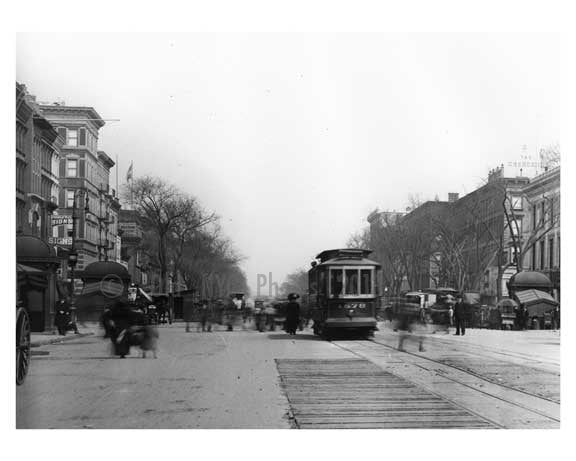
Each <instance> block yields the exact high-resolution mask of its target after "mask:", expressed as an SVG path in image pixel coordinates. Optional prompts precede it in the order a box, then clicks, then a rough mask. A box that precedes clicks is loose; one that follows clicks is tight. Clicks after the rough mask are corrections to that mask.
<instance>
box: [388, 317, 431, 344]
mask: <svg viewBox="0 0 576 461" xmlns="http://www.w3.org/2000/svg"><path fill="white" fill-rule="evenodd" d="M425 329H426V320H420V315H419V314H410V313H406V312H400V313H398V315H397V316H396V321H395V325H394V331H398V350H399V351H401V352H405V351H406V349H404V342H405V341H406V339H408V338H410V339H414V340H415V341H416V342H417V343H418V350H419V351H420V352H424V351H425V349H424V333H425Z"/></svg>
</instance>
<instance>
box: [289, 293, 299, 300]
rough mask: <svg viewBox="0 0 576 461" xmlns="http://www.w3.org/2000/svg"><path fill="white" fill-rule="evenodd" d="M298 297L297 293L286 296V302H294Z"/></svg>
mask: <svg viewBox="0 0 576 461" xmlns="http://www.w3.org/2000/svg"><path fill="white" fill-rule="evenodd" d="M299 297H300V295H299V294H298V293H290V294H289V295H288V300H289V301H295V300H296V299H298V298H299Z"/></svg>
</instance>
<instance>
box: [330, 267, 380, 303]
mask: <svg viewBox="0 0 576 461" xmlns="http://www.w3.org/2000/svg"><path fill="white" fill-rule="evenodd" d="M374 293H375V285H374V269H373V268H367V267H334V268H330V295H331V297H338V296H359V297H369V296H373V295H374Z"/></svg>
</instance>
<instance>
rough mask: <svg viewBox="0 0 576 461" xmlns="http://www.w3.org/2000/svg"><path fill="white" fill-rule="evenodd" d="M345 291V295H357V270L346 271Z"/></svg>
mask: <svg viewBox="0 0 576 461" xmlns="http://www.w3.org/2000/svg"><path fill="white" fill-rule="evenodd" d="M344 272H345V275H346V291H345V293H346V294H347V295H357V294H358V269H346V270H345V271H344Z"/></svg>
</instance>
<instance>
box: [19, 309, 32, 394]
mask: <svg viewBox="0 0 576 461" xmlns="http://www.w3.org/2000/svg"><path fill="white" fill-rule="evenodd" d="M30 355H31V353H30V317H29V315H28V310H27V309H26V307H24V306H23V305H22V304H21V303H17V304H16V384H18V385H20V384H22V383H23V382H24V379H25V378H26V375H27V374H28V368H29V366H30Z"/></svg>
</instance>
